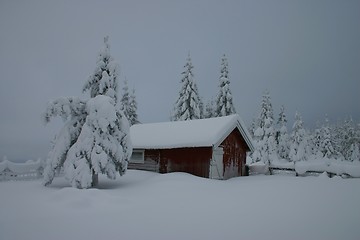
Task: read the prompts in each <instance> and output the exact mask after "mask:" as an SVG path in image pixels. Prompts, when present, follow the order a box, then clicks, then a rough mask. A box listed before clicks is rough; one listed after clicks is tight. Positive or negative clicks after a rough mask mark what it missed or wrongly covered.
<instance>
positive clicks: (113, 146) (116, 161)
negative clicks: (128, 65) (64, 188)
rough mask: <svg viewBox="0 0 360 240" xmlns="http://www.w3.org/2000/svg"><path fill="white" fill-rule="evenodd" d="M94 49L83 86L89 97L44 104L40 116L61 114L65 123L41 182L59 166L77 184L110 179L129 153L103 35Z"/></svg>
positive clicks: (48, 181)
mask: <svg viewBox="0 0 360 240" xmlns="http://www.w3.org/2000/svg"><path fill="white" fill-rule="evenodd" d="M104 45H105V46H104V48H103V49H102V51H100V53H99V57H98V61H97V67H96V69H95V71H94V74H93V75H92V76H90V78H89V79H88V81H87V82H86V84H85V86H84V91H86V90H90V97H91V98H90V99H89V100H87V101H83V100H80V99H79V98H73V97H65V98H59V99H57V100H55V101H53V102H50V103H49V104H48V107H47V109H46V112H45V115H44V120H45V122H49V121H50V120H51V119H52V118H53V117H57V116H59V117H61V118H62V119H63V120H64V121H65V126H64V127H63V128H62V129H61V131H60V133H59V134H58V136H57V137H56V139H55V143H54V145H53V148H52V150H51V152H50V153H49V158H48V161H47V165H46V168H45V170H44V182H43V183H44V185H49V184H51V182H52V181H53V178H54V176H55V172H56V171H58V170H59V169H60V168H61V167H64V171H65V176H66V178H67V179H68V180H69V181H70V183H71V185H72V186H74V187H77V188H89V187H91V186H95V185H97V182H98V174H99V173H103V174H106V175H107V176H108V177H109V178H111V179H115V178H116V173H117V172H118V173H120V175H123V174H124V173H125V171H126V168H127V162H128V160H129V158H130V156H131V152H132V147H131V142H130V137H129V124H128V121H127V119H126V118H125V116H124V114H123V112H122V111H120V110H119V107H118V106H117V101H116V99H117V91H116V89H117V73H116V69H117V66H116V64H115V63H114V62H113V60H112V58H111V56H110V46H109V43H108V38H107V37H106V38H105V39H104Z"/></svg>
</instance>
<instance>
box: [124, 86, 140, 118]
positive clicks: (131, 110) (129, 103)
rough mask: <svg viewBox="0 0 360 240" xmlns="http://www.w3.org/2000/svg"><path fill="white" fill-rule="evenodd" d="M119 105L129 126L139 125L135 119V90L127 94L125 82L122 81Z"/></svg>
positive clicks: (127, 88) (127, 89)
mask: <svg viewBox="0 0 360 240" xmlns="http://www.w3.org/2000/svg"><path fill="white" fill-rule="evenodd" d="M120 104H121V109H122V111H123V112H124V114H125V116H126V118H127V119H128V120H129V122H130V125H134V124H136V123H139V121H138V117H137V102H136V98H135V89H133V91H132V94H130V93H129V87H128V82H127V80H125V81H124V87H123V94H122V97H121V100H120Z"/></svg>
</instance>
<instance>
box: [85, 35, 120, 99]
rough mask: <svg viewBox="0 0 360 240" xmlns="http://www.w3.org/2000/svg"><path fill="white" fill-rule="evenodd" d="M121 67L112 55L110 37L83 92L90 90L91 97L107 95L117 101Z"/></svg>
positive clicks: (105, 41) (106, 39) (106, 38)
mask: <svg viewBox="0 0 360 240" xmlns="http://www.w3.org/2000/svg"><path fill="white" fill-rule="evenodd" d="M118 69H119V65H118V64H117V63H116V62H115V61H114V59H113V57H112V56H111V55H110V44H109V37H108V36H107V37H105V38H104V46H103V48H102V49H101V50H100V52H99V55H98V59H97V61H96V68H95V70H94V73H93V74H92V75H90V76H89V78H88V80H87V81H86V83H85V85H84V87H83V92H86V91H87V90H90V97H92V98H93V97H96V96H97V95H105V96H109V97H111V98H114V99H115V102H116V101H117V92H118V89H117V88H118V78H119V72H118Z"/></svg>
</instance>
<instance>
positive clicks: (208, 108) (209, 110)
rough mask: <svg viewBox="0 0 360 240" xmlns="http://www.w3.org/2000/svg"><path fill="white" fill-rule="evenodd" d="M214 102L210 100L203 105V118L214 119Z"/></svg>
mask: <svg viewBox="0 0 360 240" xmlns="http://www.w3.org/2000/svg"><path fill="white" fill-rule="evenodd" d="M214 106H215V101H214V99H211V100H210V101H208V102H207V103H206V105H205V111H204V118H213V117H216V114H215V107H214Z"/></svg>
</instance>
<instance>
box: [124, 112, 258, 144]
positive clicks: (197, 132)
mask: <svg viewBox="0 0 360 240" xmlns="http://www.w3.org/2000/svg"><path fill="white" fill-rule="evenodd" d="M236 127H237V128H238V129H239V131H240V133H241V135H242V136H243V138H244V140H245V142H246V144H247V145H248V147H249V149H250V150H251V151H253V149H254V147H253V144H252V140H251V137H250V134H249V132H248V130H247V129H246V127H245V124H244V122H243V121H242V120H241V118H240V116H239V115H237V114H234V115H230V116H226V117H218V118H208V119H199V120H190V121H175V122H162V123H149V124H136V125H133V126H131V128H130V137H131V141H132V144H133V148H134V149H171V148H184V147H211V146H215V147H216V146H218V145H219V144H221V142H222V141H223V140H224V139H225V138H226V137H227V135H228V134H230V133H231V131H232V130H234V129H235V128H236Z"/></svg>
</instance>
